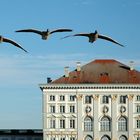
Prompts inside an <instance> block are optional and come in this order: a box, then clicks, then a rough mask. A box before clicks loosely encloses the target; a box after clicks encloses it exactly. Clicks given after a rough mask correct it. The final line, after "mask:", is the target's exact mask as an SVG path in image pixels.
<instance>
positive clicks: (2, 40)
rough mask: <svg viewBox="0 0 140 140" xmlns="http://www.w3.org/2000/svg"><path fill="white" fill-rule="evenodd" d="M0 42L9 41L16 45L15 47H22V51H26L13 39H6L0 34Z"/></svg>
mask: <svg viewBox="0 0 140 140" xmlns="http://www.w3.org/2000/svg"><path fill="white" fill-rule="evenodd" d="M2 42H6V43H10V44H12V45H14V46H16V47H18V48H20V49H22V50H23V51H25V52H27V51H26V50H25V49H23V48H22V47H21V46H20V45H19V44H17V43H16V42H15V41H13V40H10V39H7V38H4V37H2V36H1V35H0V43H2Z"/></svg>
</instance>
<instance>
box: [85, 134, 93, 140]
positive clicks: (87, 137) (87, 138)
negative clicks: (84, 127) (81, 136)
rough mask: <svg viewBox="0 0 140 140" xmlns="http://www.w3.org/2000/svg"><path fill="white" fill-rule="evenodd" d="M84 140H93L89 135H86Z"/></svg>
mask: <svg viewBox="0 0 140 140" xmlns="http://www.w3.org/2000/svg"><path fill="white" fill-rule="evenodd" d="M85 140H93V138H92V137H91V136H90V135H87V136H86V137H85Z"/></svg>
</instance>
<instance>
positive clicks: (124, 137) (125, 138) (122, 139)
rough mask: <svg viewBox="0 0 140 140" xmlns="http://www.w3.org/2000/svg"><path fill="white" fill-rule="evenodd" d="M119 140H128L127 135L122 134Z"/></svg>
mask: <svg viewBox="0 0 140 140" xmlns="http://www.w3.org/2000/svg"><path fill="white" fill-rule="evenodd" d="M119 140H127V137H126V136H124V135H122V136H120V138H119Z"/></svg>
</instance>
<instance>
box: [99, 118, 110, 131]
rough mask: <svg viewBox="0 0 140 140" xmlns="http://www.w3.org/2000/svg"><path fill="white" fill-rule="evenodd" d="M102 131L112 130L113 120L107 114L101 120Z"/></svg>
mask: <svg viewBox="0 0 140 140" xmlns="http://www.w3.org/2000/svg"><path fill="white" fill-rule="evenodd" d="M100 127H101V131H110V130H111V121H110V118H108V117H107V116H105V117H103V118H102V119H101V122H100Z"/></svg>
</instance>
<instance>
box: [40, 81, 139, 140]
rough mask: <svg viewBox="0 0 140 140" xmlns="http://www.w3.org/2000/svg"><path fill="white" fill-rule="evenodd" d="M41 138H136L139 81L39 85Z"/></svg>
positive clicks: (137, 135) (130, 139)
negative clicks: (41, 118) (41, 115)
mask: <svg viewBox="0 0 140 140" xmlns="http://www.w3.org/2000/svg"><path fill="white" fill-rule="evenodd" d="M40 88H41V90H42V103H43V105H42V106H43V109H42V110H43V112H42V114H43V137H44V140H111V139H113V140H140V84H49V83H48V84H40Z"/></svg>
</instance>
